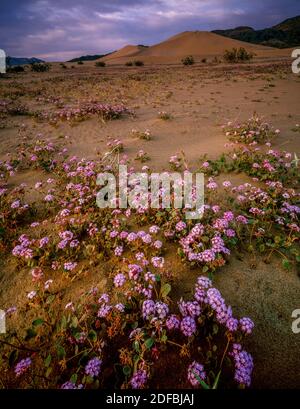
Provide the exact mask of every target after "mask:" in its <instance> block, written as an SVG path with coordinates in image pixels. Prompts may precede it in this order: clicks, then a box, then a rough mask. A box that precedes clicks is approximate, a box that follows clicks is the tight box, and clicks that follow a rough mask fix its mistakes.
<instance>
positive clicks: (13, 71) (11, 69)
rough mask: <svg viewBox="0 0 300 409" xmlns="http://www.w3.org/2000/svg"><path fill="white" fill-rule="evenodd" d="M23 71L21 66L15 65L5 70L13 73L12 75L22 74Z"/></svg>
mask: <svg viewBox="0 0 300 409" xmlns="http://www.w3.org/2000/svg"><path fill="white" fill-rule="evenodd" d="M24 71H25V68H24V67H23V66H22V65H16V66H14V67H8V68H7V72H8V73H13V74H15V73H18V72H24Z"/></svg>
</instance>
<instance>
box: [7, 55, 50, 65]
mask: <svg viewBox="0 0 300 409" xmlns="http://www.w3.org/2000/svg"><path fill="white" fill-rule="evenodd" d="M40 62H45V61H43V60H40V59H39V58H25V57H24V58H23V57H6V65H7V66H10V67H13V66H15V65H26V64H33V63H40Z"/></svg>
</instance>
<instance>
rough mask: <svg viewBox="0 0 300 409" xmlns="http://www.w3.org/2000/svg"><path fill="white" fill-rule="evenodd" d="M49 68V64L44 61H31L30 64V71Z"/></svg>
mask: <svg viewBox="0 0 300 409" xmlns="http://www.w3.org/2000/svg"><path fill="white" fill-rule="evenodd" d="M49 70H50V64H45V63H33V64H31V71H34V72H46V71H49Z"/></svg>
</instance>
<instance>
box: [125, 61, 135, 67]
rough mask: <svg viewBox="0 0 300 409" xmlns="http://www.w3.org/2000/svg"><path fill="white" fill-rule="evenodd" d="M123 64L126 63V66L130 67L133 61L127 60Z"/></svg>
mask: <svg viewBox="0 0 300 409" xmlns="http://www.w3.org/2000/svg"><path fill="white" fill-rule="evenodd" d="M125 65H126V66H127V67H132V66H133V62H132V61H127V62H126V63H125Z"/></svg>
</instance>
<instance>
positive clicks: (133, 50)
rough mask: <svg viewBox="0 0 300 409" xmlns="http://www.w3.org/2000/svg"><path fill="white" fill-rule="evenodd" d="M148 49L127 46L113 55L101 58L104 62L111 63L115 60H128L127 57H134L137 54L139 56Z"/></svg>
mask: <svg viewBox="0 0 300 409" xmlns="http://www.w3.org/2000/svg"><path fill="white" fill-rule="evenodd" d="M145 48H146V47H143V46H141V45H126V46H125V47H123V48H121V49H120V50H118V51H115V52H114V53H112V54H109V55H107V56H106V57H103V58H101V60H103V61H111V60H115V59H118V58H124V57H125V58H127V57H133V56H134V55H136V54H139V53H140V52H141V51H143V50H144V49H145Z"/></svg>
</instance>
